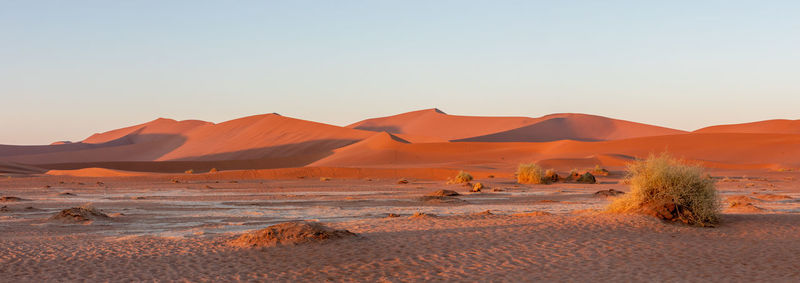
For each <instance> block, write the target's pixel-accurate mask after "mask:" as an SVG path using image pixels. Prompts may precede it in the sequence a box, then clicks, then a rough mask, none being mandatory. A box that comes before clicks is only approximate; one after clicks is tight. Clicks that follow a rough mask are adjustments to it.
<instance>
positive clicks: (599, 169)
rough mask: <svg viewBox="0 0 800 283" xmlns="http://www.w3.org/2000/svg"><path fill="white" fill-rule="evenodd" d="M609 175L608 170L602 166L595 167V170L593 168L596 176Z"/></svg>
mask: <svg viewBox="0 0 800 283" xmlns="http://www.w3.org/2000/svg"><path fill="white" fill-rule="evenodd" d="M608 173H609V172H608V170H606V168H603V167H600V165H595V166H594V168H592V174H593V175H595V176H608Z"/></svg>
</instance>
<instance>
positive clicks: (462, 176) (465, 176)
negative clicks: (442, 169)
mask: <svg viewBox="0 0 800 283" xmlns="http://www.w3.org/2000/svg"><path fill="white" fill-rule="evenodd" d="M470 181H472V175H470V174H469V173H467V172H464V171H458V174H457V175H456V176H455V177H453V179H450V181H449V182H448V183H451V184H462V183H469V182H470Z"/></svg>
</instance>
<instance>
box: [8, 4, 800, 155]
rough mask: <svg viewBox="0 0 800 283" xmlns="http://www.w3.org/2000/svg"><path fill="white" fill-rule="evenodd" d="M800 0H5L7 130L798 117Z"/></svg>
mask: <svg viewBox="0 0 800 283" xmlns="http://www.w3.org/2000/svg"><path fill="white" fill-rule="evenodd" d="M797 15H800V2H798V1H488V0H487V1H302V0H299V1H88V0H87V1H35V0H27V1H24V0H20V1H12V0H0V105H2V106H1V107H0V144H49V143H51V142H53V141H59V140H72V141H79V140H82V139H84V138H86V137H88V136H89V135H91V134H92V133H96V132H103V131H107V130H112V129H116V128H121V127H125V126H130V125H134V124H140V123H144V122H147V121H150V120H154V119H156V118H158V117H166V118H173V119H178V120H183V119H199V120H205V121H212V122H222V121H226V120H230V119H235V118H240V117H244V116H249V115H255V114H263V113H272V112H277V113H280V114H282V115H284V116H290V117H295V118H301V119H306V120H311V121H317V122H323V123H329V124H334V125H340V126H344V125H348V124H351V123H354V122H357V121H359V120H362V119H366V118H373V117H380V116H388V115H394V114H399V113H403V112H407V111H413V110H419V109H425V108H433V107H437V108H439V109H441V110H443V111H444V112H447V113H449V114H458V115H478V116H530V117H538V116H542V115H546V114H550V113H563V112H573V113H587V114H596V115H602V116H607V117H612V118H618V119H624V120H631V121H636V122H641V123H648V124H655V125H660V126H666V127H672V128H677V129H683V130H695V129H698V128H701V127H705V126H709V125H715V124H728V123H741V122H750V121H758V120H766V119H776V118H782V119H800V17H798V16H797Z"/></svg>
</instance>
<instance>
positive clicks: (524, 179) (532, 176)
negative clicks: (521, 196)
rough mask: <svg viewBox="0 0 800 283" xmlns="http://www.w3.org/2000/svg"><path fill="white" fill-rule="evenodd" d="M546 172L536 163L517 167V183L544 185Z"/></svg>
mask: <svg viewBox="0 0 800 283" xmlns="http://www.w3.org/2000/svg"><path fill="white" fill-rule="evenodd" d="M544 176H545V175H544V170H542V167H539V165H537V164H536V163H527V164H524V163H523V164H520V165H519V166H518V167H517V183H520V184H543V183H545V182H546V181H545V180H544Z"/></svg>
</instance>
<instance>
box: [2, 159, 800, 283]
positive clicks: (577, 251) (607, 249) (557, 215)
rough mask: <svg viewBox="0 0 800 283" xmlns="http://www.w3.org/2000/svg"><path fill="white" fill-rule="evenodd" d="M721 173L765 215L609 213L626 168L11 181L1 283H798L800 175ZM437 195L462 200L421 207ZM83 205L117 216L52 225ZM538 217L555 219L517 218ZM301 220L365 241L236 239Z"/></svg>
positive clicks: (726, 193)
mask: <svg viewBox="0 0 800 283" xmlns="http://www.w3.org/2000/svg"><path fill="white" fill-rule="evenodd" d="M712 175H713V176H714V177H716V178H718V179H719V181H718V189H719V190H720V195H721V196H722V199H723V200H726V199H727V198H730V197H737V196H747V197H748V198H745V199H747V200H748V201H749V202H751V203H752V204H753V205H755V206H756V207H758V208H760V209H761V210H758V209H757V208H752V207H750V208H747V209H743V210H737V209H730V208H728V209H726V210H725V211H724V215H723V218H722V223H721V224H720V225H718V227H715V228H697V227H687V226H682V225H677V224H671V223H664V222H662V221H660V220H657V219H654V218H650V217H647V216H639V215H618V214H607V213H603V212H602V210H603V208H604V207H605V206H606V205H607V204H608V203H609V202H610V199H607V198H603V197H594V195H593V193H594V192H596V191H599V190H606V189H616V190H622V191H627V190H628V188H627V186H626V185H623V184H619V176H620V174H619V173H617V172H615V173H614V174H612V175H611V176H609V177H601V178H600V179H599V183H598V184H591V185H587V184H561V183H559V184H551V185H519V184H516V183H515V182H514V181H513V180H511V179H508V178H492V179H488V178H487V179H480V180H476V181H477V182H481V183H483V184H485V185H487V186H488V187H489V189H484V190H483V192H480V193H468V192H467V191H468V188H466V187H464V186H460V185H447V184H445V182H443V181H431V180H416V179H413V178H409V179H408V180H409V181H410V183H409V184H398V183H397V180H395V179H392V180H389V179H335V178H334V179H331V180H329V181H322V180H320V179H316V178H306V179H291V180H257V179H255V180H253V179H249V180H229V179H218V180H214V179H213V178H210V179H209V180H194V179H191V180H183V181H181V180H179V181H180V182H178V183H173V182H171V181H170V180H171V179H173V178H174V177H158V178H148V177H104V178H90V177H68V176H37V177H8V178H3V179H1V180H0V196H14V197H19V198H22V199H23V200H21V201H9V202H4V203H0V207H2V210H0V281H3V282H34V281H35V282H39V281H61V282H63V281H151V280H158V281H178V280H186V281H297V280H302V281H311V280H313V281H318V280H332V281H389V282H394V281H398V282H400V281H430V280H436V281H438V280H444V281H485V280H491V281H590V280H591V281H594V280H598V279H599V280H609V279H610V280H622V281H649V282H652V281H708V280H713V281H726V282H730V281H753V280H756V281H771V282H775V281H787V282H789V281H791V282H797V281H799V280H800V172H769V171H751V172H746V171H715V172H712ZM178 179H180V177H178ZM440 189H450V190H455V191H458V192H459V193H461V194H462V195H461V196H458V197H456V198H455V199H454V200H450V201H445V202H442V201H424V200H420V199H419V198H420V197H421V196H423V195H425V194H427V193H430V192H433V191H436V190H440ZM65 193H69V194H65ZM738 198H739V199H742V198H743V197H738ZM84 204H91V205H92V206H94V207H96V208H98V209H101V210H102V211H104V212H105V213H107V214H109V215H110V216H112V218H111V219H110V220H100V221H94V222H92V223H88V224H70V223H63V222H55V221H51V220H48V218H49V217H50V216H52V215H54V214H56V213H57V212H58V211H60V210H61V209H65V208H69V207H73V206H80V205H84ZM725 206H726V207H727V206H728V205H727V203H726V204H725ZM486 210H489V211H490V212H491V213H492V214H480V212H483V211H486ZM536 211H539V212H548V213H550V214H545V215H519V214H524V213H528V212H536ZM415 212H424V213H427V214H433V215H436V216H435V217H422V218H409V216H410V215H412V214H413V213H415ZM389 213H394V214H398V215H400V217H387V215H388V214H389ZM293 220H315V221H320V222H324V223H326V225H328V226H331V227H335V228H339V229H347V230H350V231H352V232H355V233H357V234H359V235H360V237H359V238H357V239H343V240H333V241H328V242H325V243H319V244H307V245H298V246H279V247H272V248H250V249H248V248H235V247H231V246H229V245H227V244H226V243H227V242H228V241H230V240H231V239H233V238H235V237H236V236H237V235H239V234H241V233H243V232H245V231H250V230H256V229H260V228H264V227H266V226H268V225H271V224H276V223H280V222H285V221H293Z"/></svg>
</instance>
